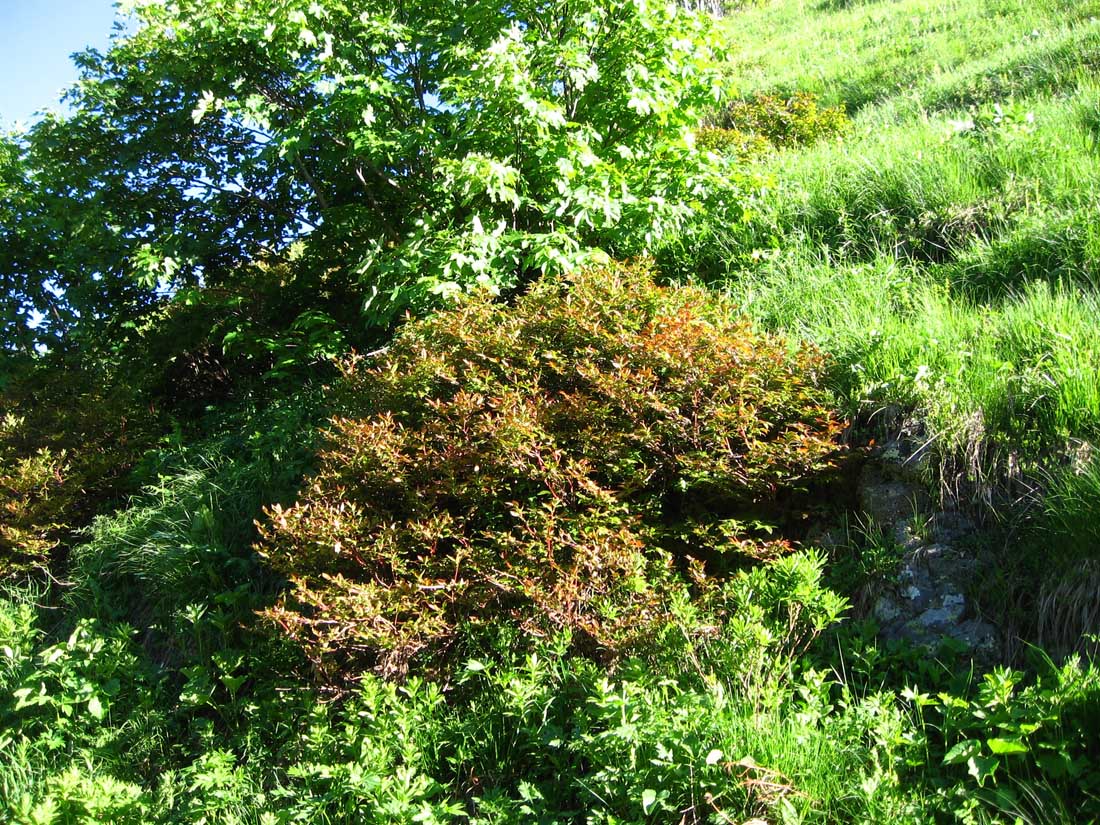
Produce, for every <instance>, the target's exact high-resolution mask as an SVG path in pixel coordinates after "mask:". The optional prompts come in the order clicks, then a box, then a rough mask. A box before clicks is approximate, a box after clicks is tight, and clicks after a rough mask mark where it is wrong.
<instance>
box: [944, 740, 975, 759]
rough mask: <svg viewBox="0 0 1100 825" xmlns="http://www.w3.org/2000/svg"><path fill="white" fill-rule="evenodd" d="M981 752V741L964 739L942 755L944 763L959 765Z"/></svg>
mask: <svg viewBox="0 0 1100 825" xmlns="http://www.w3.org/2000/svg"><path fill="white" fill-rule="evenodd" d="M981 752H982V743H981V742H979V741H978V740H977V739H964V740H963V741H962V742H959V743H958V744H957V745H955V747H953V748H951V750H949V751H948V752H947V753H946V754H945V755H944V757H943V764H945V765H959V764H962V763H963V762H966V761H967V760H968V759H970V758H972V757H974V756H977V755H978V754H980V753H981Z"/></svg>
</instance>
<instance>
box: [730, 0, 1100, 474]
mask: <svg viewBox="0 0 1100 825" xmlns="http://www.w3.org/2000/svg"><path fill="white" fill-rule="evenodd" d="M1098 13H1100V4H1096V3H1089V2H1063V3H1057V2H954V3H948V2H942V3H936V2H917V1H916V0H902V2H890V3H885V2H873V3H827V2H822V3H796V2H779V3H768V4H764V5H762V6H760V7H757V8H753V9H751V10H748V11H745V12H743V13H740V14H737V15H734V16H733V17H731V18H730V19H729V21H728V23H727V31H728V36H729V38H730V41H731V42H732V43H733V44H734V45H733V49H734V54H733V58H732V68H731V72H732V73H733V75H734V77H735V80H736V81H737V83H738V85H739V87H740V88H741V90H742V91H743V94H744V95H745V96H746V97H749V98H751V97H752V96H753V95H755V94H761V93H763V94H771V95H777V96H784V95H790V94H791V93H793V92H796V91H799V92H812V93H814V94H817V95H819V96H820V102H821V104H822V105H833V106H841V107H843V108H844V109H846V110H847V112H848V113H849V114H850V116H851V118H852V122H851V124H850V126H849V127H848V128H847V129H846V130H845V131H844V132H843V133H842V134H840V135H838V136H836V137H835V138H830V139H825V140H822V141H819V142H816V143H814V144H813V145H811V146H804V147H795V148H788V149H784V150H782V151H779V152H777V153H774V154H771V155H767V156H765V157H764V159H763V160H761V161H759V162H758V163H757V171H758V172H759V173H760V174H761V176H762V177H763V178H764V179H765V181H766V187H765V188H764V189H763V190H762V191H761V193H760V195H759V197H758V200H757V201H756V202H755V203H754V204H753V206H752V208H751V213H750V214H749V215H748V216H747V217H746V220H745V221H744V223H743V224H741V225H739V226H736V227H723V228H717V229H715V230H714V231H715V237H714V238H713V239H712V240H713V241H714V243H715V245H716V248H717V250H718V251H717V252H715V253H714V259H713V262H711V266H713V267H714V269H715V270H716V271H715V272H714V275H713V276H712V277H714V278H715V279H716V280H718V281H719V283H721V284H722V285H723V286H724V288H725V289H727V290H728V291H729V292H730V293H732V294H733V295H734V296H736V297H737V298H738V299H740V300H741V301H742V302H743V304H744V306H745V307H746V309H747V311H748V312H749V313H750V314H751V315H752V316H753V317H755V318H757V319H758V320H759V321H760V322H761V323H762V324H764V325H766V326H768V327H770V328H779V329H785V330H789V331H792V332H794V333H796V334H798V335H799V336H802V337H805V338H808V339H810V340H812V341H815V342H816V343H818V344H819V345H821V346H822V347H823V348H824V349H825V350H826V351H827V352H829V353H830V354H832V355H833V356H834V357H835V358H836V361H837V364H836V374H835V376H834V381H835V385H836V387H837V389H838V391H839V393H840V394H841V396H842V398H843V399H844V401H845V403H846V405H847V407H848V409H849V410H850V411H851V412H852V413H853V414H857V415H858V414H860V413H863V414H865V415H873V413H874V411H875V410H881V409H882V408H883V407H884V406H887V405H896V406H897V407H899V408H901V409H902V410H904V411H905V412H906V413H910V412H911V413H913V414H914V415H915V416H916V417H917V418H918V419H920V420H922V421H924V422H926V423H927V425H928V437H929V438H931V439H935V441H936V443H937V446H938V449H939V451H940V453H941V456H943V457H944V458H945V459H946V458H948V457H952V456H958V455H969V456H972V457H980V459H979V458H975V461H974V462H973V463H971V465H970V466H968V467H965V468H964V470H965V471H967V472H969V473H970V475H971V478H970V479H969V480H970V481H971V482H978V481H985V482H989V483H992V482H993V481H995V480H996V479H997V478H998V477H1003V473H1004V472H1006V471H1007V470H1008V468H1007V466H1006V462H1007V461H1008V460H1009V458H1008V457H1009V456H1010V455H1011V456H1012V461H1014V462H1016V463H1017V464H1018V463H1019V462H1021V461H1023V462H1024V463H1025V464H1028V462H1036V464H1029V467H1030V468H1031V469H1035V467H1036V466H1037V464H1038V463H1042V460H1043V459H1044V458H1049V457H1050V456H1051V455H1052V454H1056V453H1058V452H1060V451H1062V450H1063V449H1064V448H1065V446H1066V445H1067V444H1068V443H1071V442H1072V441H1073V440H1085V441H1095V438H1096V436H1097V434H1098V429H1100V389H1098V388H1100V372H1098V370H1100V357H1098V355H1100V351H1098V349H1097V348H1098V346H1100V343H1098V342H1100V335H1098V334H1097V333H1098V330H1097V325H1096V318H1097V308H1098V303H1097V302H1098V298H1097V291H1096V289H1097V286H1098V285H1100V229H1098V226H1100V222H1098V220H1097V219H1098V218H1100V195H1098V194H1097V193H1098V191H1100V190H1098V188H1097V182H1098V176H1100V171H1098V170H1100V165H1098V163H1097V160H1098V138H1100V110H1098V106H1100V84H1098V83H1097V81H1096V79H1095V78H1096V71H1095V70H1096V66H1097V61H1098V60H1100V22H1098V21H1097V18H1096V15H1097V14H1098ZM960 480H966V479H960ZM961 486H962V487H963V488H964V489H965V487H966V485H961ZM978 492H979V493H982V492H984V493H988V490H979V491H978Z"/></svg>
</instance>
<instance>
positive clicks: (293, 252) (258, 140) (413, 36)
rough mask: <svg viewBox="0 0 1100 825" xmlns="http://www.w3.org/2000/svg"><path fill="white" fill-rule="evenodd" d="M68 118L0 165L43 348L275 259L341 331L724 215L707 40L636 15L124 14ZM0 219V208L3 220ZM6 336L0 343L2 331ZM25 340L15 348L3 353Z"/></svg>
mask: <svg viewBox="0 0 1100 825" xmlns="http://www.w3.org/2000/svg"><path fill="white" fill-rule="evenodd" d="M120 6H121V8H122V11H124V12H127V13H132V14H133V16H134V19H133V21H132V23H131V25H130V26H129V27H128V28H127V29H125V30H120V31H119V32H118V33H116V36H115V38H114V39H113V41H112V44H111V47H110V48H109V49H108V50H107V51H106V52H105V53H99V52H97V51H88V52H85V53H83V54H81V55H79V56H78V58H77V60H78V63H79V65H80V68H81V71H82V79H81V80H80V82H79V83H78V84H77V85H76V86H75V87H74V89H73V90H72V91H71V92H70V94H69V102H70V104H71V106H72V110H73V113H72V114H71V115H70V116H67V117H50V118H47V119H46V120H44V121H42V122H40V123H38V124H36V125H35V126H34V127H33V128H32V129H31V130H30V131H29V133H28V134H26V135H25V136H23V137H22V138H21V139H20V141H19V142H18V143H8V144H5V148H4V150H3V152H2V153H0V154H2V155H3V157H0V176H2V177H0V180H3V181H5V182H4V183H0V185H3V186H5V187H7V186H9V184H8V183H7V182H6V181H7V180H8V179H9V178H11V179H13V180H14V185H18V186H19V188H20V191H21V193H22V195H23V199H22V200H21V201H20V202H19V204H18V206H17V207H15V210H14V213H12V214H11V215H4V221H5V223H6V224H7V226H6V227H5V229H4V230H3V232H4V235H5V240H10V243H7V244H5V246H6V247H8V248H7V249H6V250H4V251H2V252H0V276H2V277H4V278H5V280H6V281H8V282H11V288H9V289H8V290H7V291H6V294H5V298H4V301H5V306H4V309H3V312H4V317H5V319H7V318H9V317H14V314H15V313H17V312H24V313H25V312H27V311H28V310H30V309H33V310H35V311H37V312H39V313H43V314H44V315H45V316H46V317H45V321H44V322H43V323H42V324H41V325H40V326H39V328H38V329H37V331H36V335H37V338H38V340H39V341H41V340H48V341H51V342H53V343H56V341H57V339H58V336H61V335H64V334H67V333H70V331H71V330H72V329H74V328H75V329H79V328H81V327H84V328H89V327H92V326H102V323H103V322H106V321H113V322H115V323H118V322H120V319H127V318H130V317H132V316H133V315H134V314H135V313H141V312H142V311H144V310H145V308H147V307H148V306H149V305H150V304H155V303H157V302H159V301H162V300H163V299H164V297H165V296H166V295H170V294H173V293H174V292H176V291H177V290H178V289H179V288H181V287H185V286H201V287H206V288H211V287H224V286H226V285H227V284H229V283H230V282H232V280H233V279H234V278H235V277H236V274H235V273H237V272H238V271H239V270H240V269H241V266H242V264H244V263H246V262H248V261H256V260H266V261H269V262H271V261H273V260H279V259H282V260H292V261H293V262H294V267H293V278H295V279H297V280H298V281H299V282H300V283H299V286H301V285H302V284H305V286H306V287H307V288H299V289H295V290H292V292H293V294H295V295H297V296H301V295H307V296H308V295H313V296H317V304H314V305H301V303H300V299H296V300H299V304H298V305H296V306H290V307H288V308H287V317H288V322H290V321H292V320H293V319H294V318H295V317H299V315H300V313H304V312H314V311H316V309H317V305H324V306H326V307H328V308H331V310H332V312H333V313H336V314H337V315H340V314H341V313H342V314H343V316H342V317H341V318H340V319H339V320H340V321H341V323H345V324H348V325H351V326H355V325H358V326H359V327H360V328H363V327H364V324H363V319H362V318H360V317H359V313H360V312H365V313H366V321H367V324H366V326H367V327H370V326H374V327H375V328H377V327H378V326H379V325H381V326H385V325H387V324H388V323H389V322H390V321H392V319H393V318H394V317H395V314H396V313H398V312H401V311H403V310H405V309H412V310H414V311H418V310H421V309H423V308H425V307H427V306H430V305H432V304H433V303H435V302H436V301H438V300H440V298H441V297H442V298H445V297H447V296H449V295H452V294H455V293H457V292H461V291H464V290H467V289H469V288H471V287H473V286H474V285H485V286H489V287H491V288H497V289H499V288H507V287H508V286H510V285H512V284H514V283H516V282H517V281H519V280H521V279H523V278H524V277H525V276H527V275H530V274H533V273H536V272H540V271H548V270H560V269H563V268H567V267H571V266H575V265H577V264H579V263H582V262H584V261H586V260H590V259H592V258H593V257H601V253H606V254H610V255H616V256H618V255H631V254H637V253H640V252H643V251H645V250H646V249H648V248H650V247H651V246H652V245H653V244H654V243H655V242H656V241H657V240H659V239H660V238H662V237H664V236H666V235H667V234H668V233H669V232H671V231H675V230H676V229H677V228H679V227H680V226H682V225H683V224H684V222H685V221H687V220H689V219H690V218H691V217H692V216H693V215H694V214H697V213H698V212H699V211H700V210H702V209H704V208H707V207H710V208H713V207H715V206H717V205H720V204H721V203H725V202H727V201H729V200H730V199H731V187H730V185H729V181H730V180H731V174H730V173H731V170H730V169H729V168H728V166H727V163H728V162H727V161H724V160H722V159H720V158H718V157H716V156H715V155H712V154H710V153H707V152H700V151H698V150H696V148H695V146H694V138H693V133H692V128H693V126H694V124H695V123H697V122H698V119H699V116H700V114H701V113H702V111H704V110H705V109H707V108H709V107H712V106H713V105H714V104H715V103H716V102H718V101H719V100H720V98H721V97H722V86H721V81H720V78H719V75H718V73H717V72H716V71H715V70H714V67H715V64H716V60H717V58H718V57H719V55H718V54H717V53H716V51H715V48H714V47H713V46H712V45H711V41H710V36H709V32H708V27H707V23H706V22H705V20H704V18H703V17H701V16H697V15H693V14H690V13H687V12H684V11H683V10H681V9H677V8H675V7H673V6H667V7H666V6H664V5H660V4H650V3H647V2H645V0H610V2H595V1H594V0H520V1H519V2H500V0H475V2H466V0H463V2H456V1H455V0H402V2H398V3H392V2H381V0H361V1H360V2H350V0H125V1H124V2H122V3H121V4H120ZM9 212H11V209H10V208H9ZM6 324H7V325H6V326H5V339H6V340H7V341H8V342H9V344H10V343H11V342H13V341H14V340H15V338H16V337H17V336H16V329H15V327H14V326H12V324H11V323H8V322H6ZM21 334H22V333H21Z"/></svg>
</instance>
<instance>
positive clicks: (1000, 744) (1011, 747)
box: [985, 738, 1031, 754]
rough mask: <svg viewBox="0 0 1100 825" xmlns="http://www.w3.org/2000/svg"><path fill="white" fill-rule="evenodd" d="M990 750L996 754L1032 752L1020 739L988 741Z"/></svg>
mask: <svg viewBox="0 0 1100 825" xmlns="http://www.w3.org/2000/svg"><path fill="white" fill-rule="evenodd" d="M985 744H986V745H988V746H989V750H990V751H992V752H993V753H995V754H1011V753H1027V752H1028V751H1030V750H1031V748H1029V747H1028V746H1027V744H1025V743H1024V742H1022V741H1020V740H1019V739H999V738H994V739H987V740H986V742H985Z"/></svg>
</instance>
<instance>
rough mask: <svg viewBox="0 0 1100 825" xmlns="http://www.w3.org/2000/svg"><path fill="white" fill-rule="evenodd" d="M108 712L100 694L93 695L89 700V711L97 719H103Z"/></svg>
mask: <svg viewBox="0 0 1100 825" xmlns="http://www.w3.org/2000/svg"><path fill="white" fill-rule="evenodd" d="M106 712H107V711H106V710H105V709H104V707H103V703H102V702H100V701H99V697H98V696H93V697H92V698H91V699H89V700H88V713H90V714H92V716H94V717H95V718H96V719H102V718H103V716H104V715H105V714H106Z"/></svg>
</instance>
